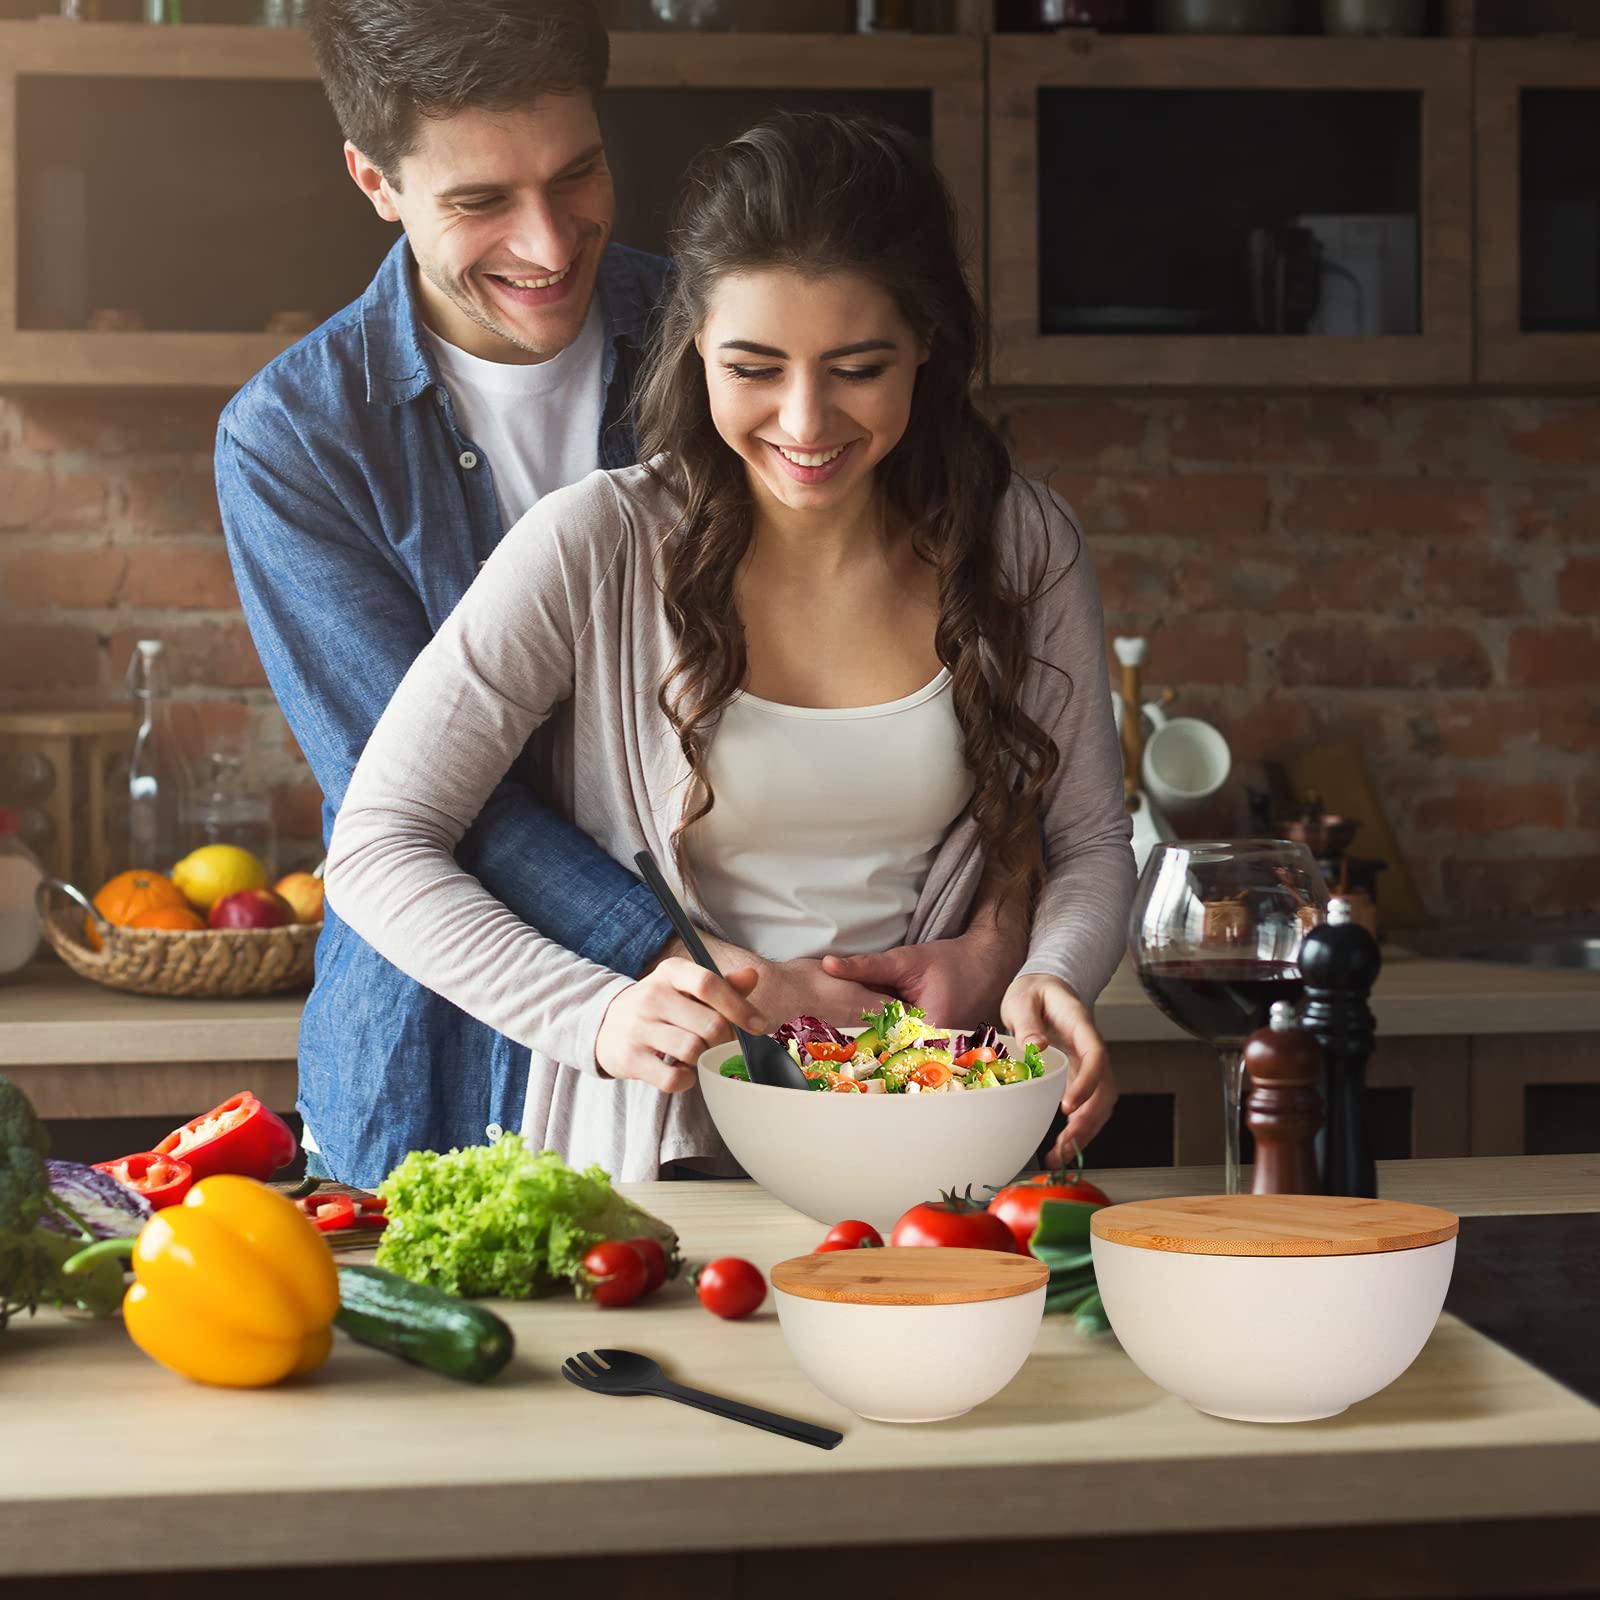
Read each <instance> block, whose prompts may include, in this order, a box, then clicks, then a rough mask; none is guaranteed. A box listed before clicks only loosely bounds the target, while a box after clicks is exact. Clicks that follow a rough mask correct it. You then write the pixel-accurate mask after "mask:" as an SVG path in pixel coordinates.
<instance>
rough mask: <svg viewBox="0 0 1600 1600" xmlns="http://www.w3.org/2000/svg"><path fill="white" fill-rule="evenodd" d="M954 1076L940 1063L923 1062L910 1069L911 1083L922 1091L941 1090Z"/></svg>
mask: <svg viewBox="0 0 1600 1600" xmlns="http://www.w3.org/2000/svg"><path fill="white" fill-rule="evenodd" d="M954 1076H955V1074H954V1073H953V1072H951V1070H950V1069H949V1067H947V1066H946V1065H945V1064H944V1062H942V1061H924V1062H923V1063H922V1065H921V1066H920V1067H913V1068H912V1069H911V1081H912V1082H913V1083H915V1084H920V1085H921V1087H922V1088H924V1089H942V1088H943V1087H944V1086H945V1084H947V1083H949V1081H950V1080H951V1078H953V1077H954Z"/></svg>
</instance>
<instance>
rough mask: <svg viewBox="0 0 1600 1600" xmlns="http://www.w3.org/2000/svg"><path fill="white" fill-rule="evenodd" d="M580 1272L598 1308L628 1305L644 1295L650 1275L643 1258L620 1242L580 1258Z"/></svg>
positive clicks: (609, 1240) (600, 1245)
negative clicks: (587, 1279) (584, 1276)
mask: <svg viewBox="0 0 1600 1600" xmlns="http://www.w3.org/2000/svg"><path fill="white" fill-rule="evenodd" d="M583 1270H584V1271H585V1272H586V1273H587V1274H588V1276H589V1294H590V1297H591V1298H592V1299H593V1300H594V1303H595V1304H596V1305H597V1306H631V1305H632V1304H633V1302H634V1301H635V1300H637V1299H638V1298H639V1296H640V1295H642V1294H643V1293H644V1286H645V1282H646V1280H647V1279H648V1277H649V1275H650V1272H649V1268H648V1267H646V1265H645V1261H644V1257H643V1256H642V1255H640V1254H639V1252H638V1251H637V1250H635V1249H634V1248H633V1247H632V1246H631V1245H626V1244H624V1243H623V1242H622V1241H621V1240H620V1239H607V1240H606V1241H605V1243H604V1244H597V1245H596V1246H595V1247H594V1248H593V1249H592V1250H591V1251H590V1252H589V1253H588V1255H586V1256H585V1257H584V1258H583Z"/></svg>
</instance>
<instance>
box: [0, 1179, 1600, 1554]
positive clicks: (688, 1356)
mask: <svg viewBox="0 0 1600 1600" xmlns="http://www.w3.org/2000/svg"><path fill="white" fill-rule="evenodd" d="M1381 1182H1382V1187H1383V1191H1384V1193H1385V1194H1386V1195H1392V1196H1393V1197H1394V1198H1397V1199H1411V1200H1420V1201H1425V1202H1429V1203H1433V1204H1438V1205H1443V1206H1446V1207H1447V1208H1450V1209H1454V1210H1456V1211H1457V1212H1459V1213H1461V1214H1464V1215H1479V1214H1484V1213H1495V1212H1503V1211H1511V1212H1539V1211H1546V1212H1549V1211H1589V1212H1593V1211H1596V1210H1600V1157H1595V1156H1545V1157H1513V1158H1507V1159H1478V1160H1460V1161H1410V1162H1399V1163H1385V1164H1383V1166H1382V1170H1381ZM1216 1185H1217V1173H1216V1172H1215V1170H1214V1169H1193V1168H1190V1169H1183V1168H1179V1169H1172V1168H1166V1169H1145V1170H1142V1171H1130V1172H1122V1173H1118V1174H1117V1175H1116V1192H1117V1196H1118V1198H1128V1199H1136V1198H1143V1197H1145V1196H1154V1195H1158V1194H1176V1193H1183V1192H1194V1191H1195V1190H1196V1189H1211V1190H1214V1189H1215V1187H1216ZM628 1192H629V1193H630V1194H632V1195H633V1196H634V1197H635V1198H636V1199H638V1200H639V1201H640V1202H641V1203H642V1204H644V1205H646V1206H648V1207H650V1208H651V1209H653V1210H655V1211H657V1212H658V1213H659V1214H661V1215H662V1216H664V1217H666V1218H668V1219H669V1220H670V1221H672V1222H673V1224H674V1225H675V1226H677V1227H678V1228H679V1230H680V1231H681V1233H682V1236H683V1242H684V1246H685V1249H686V1252H687V1253H688V1254H689V1255H690V1256H691V1257H698V1258H701V1259H704V1258H705V1257H707V1256H708V1255H712V1254H738V1255H744V1256H747V1257H748V1258H749V1259H751V1260H753V1261H755V1262H756V1263H757V1264H758V1265H760V1266H761V1267H763V1268H770V1267H771V1266H772V1264H773V1263H774V1262H776V1261H778V1260H781V1259H783V1258H785V1257H787V1256H790V1255H795V1254H799V1253H802V1252H805V1251H807V1250H809V1249H810V1248H811V1247H812V1246H813V1245H814V1244H815V1242H816V1240H817V1237H818V1236H819V1234H820V1232H821V1229H820V1228H819V1227H818V1226H817V1225H816V1224H815V1223H813V1222H811V1221H809V1220H807V1219H805V1218H802V1217H800V1216H798V1215H797V1214H796V1213H794V1212H792V1211H789V1210H788V1209H787V1208H785V1207H784V1206H782V1205H780V1204H779V1203H778V1202H777V1201H775V1200H773V1199H772V1198H770V1197H769V1196H767V1195H766V1194H764V1193H763V1192H761V1191H760V1190H758V1189H756V1188H755V1187H754V1186H753V1185H748V1184H719V1183H700V1184H689V1183H671V1184H653V1185H634V1186H630V1187H629V1189H628ZM497 1309H499V1310H501V1311H502V1312H503V1314H505V1315H506V1317H507V1319H508V1320H509V1321H510V1322H511V1323H512V1325H513V1326H514V1328H515V1330H516V1333H517V1340H518V1354H517V1357H516V1360H515V1361H514V1363H513V1365H512V1367H511V1368H510V1369H508V1371H507V1373H506V1374H504V1375H503V1376H502V1377H501V1378H500V1379H499V1380H497V1381H496V1382H495V1383H493V1384H491V1385H488V1386H486V1387H484V1388H482V1389H476V1388H471V1387H468V1386H465V1385H459V1384H453V1383H450V1382H449V1381H447V1380H444V1379H442V1378H438V1377H435V1376H433V1375H432V1374H429V1373H426V1372H423V1371H420V1370H418V1369H416V1368H413V1367H407V1366H404V1365H402V1364H401V1363H399V1362H396V1361H393V1360H390V1359H389V1358H387V1357H384V1356H381V1355H379V1354H377V1353H376V1352H374V1351H371V1350H367V1349H363V1348H361V1347H358V1346H355V1345H351V1344H349V1343H347V1342H346V1341H344V1340H342V1339H341V1340H340V1341H339V1343H338V1346H337V1348H336V1350H335V1352H334V1356H333V1358H332V1360H331V1361H330V1362H329V1364H328V1365H327V1367H325V1368H324V1369H323V1371H322V1372H320V1373H318V1374H315V1375H313V1376H312V1377H311V1378H309V1379H306V1380H303V1381H301V1382H299V1383H296V1384H291V1385H285V1386H282V1387H280V1388H277V1389H268V1390H262V1391H256V1392H234V1391H228V1390H217V1389H206V1388H201V1387H199V1386H196V1385H191V1384H188V1383H185V1382H183V1381H182V1380H181V1379H178V1378H175V1377H174V1376H173V1375H171V1374H170V1373H168V1372H166V1371H164V1370H163V1369H161V1368H159V1367H157V1366H155V1365H154V1364H153V1363H151V1362H150V1361H148V1360H146V1358H145V1357H144V1356H143V1355H142V1354H140V1352H139V1351H138V1350H136V1349H135V1348H134V1347H133V1346H132V1345H131V1344H130V1343H129V1342H128V1340H127V1338H126V1337H125V1335H124V1334H123V1332H122V1330H121V1328H120V1327H118V1326H117V1325H116V1324H114V1323H112V1324H88V1325H81V1326H69V1325H68V1323H67V1320H66V1319H65V1318H64V1317H62V1316H60V1315H58V1314H49V1315H41V1316H40V1317H38V1318H37V1319H35V1320H34V1321H32V1322H29V1321H19V1322H17V1323H16V1324H15V1325H14V1326H13V1327H12V1328H11V1329H10V1330H9V1331H7V1332H6V1333H5V1334H3V1335H0V1415H3V1416H4V1419H5V1425H4V1427H5V1441H6V1448H5V1449H4V1450H3V1451H0V1550H4V1551H5V1553H6V1562H5V1565H6V1567H7V1568H8V1571H9V1572H10V1573H12V1574H15V1575H17V1576H35V1575H46V1574H52V1573H60V1572H63V1571H74V1572H106V1571H140V1570H143V1571H153V1570H167V1569H172V1568H174V1567H183V1566H187V1567H190V1568H199V1567H215V1566H217V1565H224V1564H225V1565H236V1566H241V1567H249V1566H277V1565H308V1564H317V1563H321V1562H360V1561H376V1560H387V1561H409V1560H421V1559H430V1558H431V1559H440V1560H449V1559H467V1558H477V1557H481V1558H490V1557H517V1556H534V1555H542V1556H556V1555H562V1554H570V1555H578V1554H586V1553H591V1552H598V1551H602V1550H603V1551H608V1552H610V1551H615V1552H621V1551H630V1550H631V1551H663V1550H688V1549H697V1548H700V1549H718V1550H748V1549H759V1548H783V1547H801V1546H839V1545H851V1544H867V1543H871V1544H885V1543H894V1542H903V1541H913V1542H921V1541H922V1540H924V1539H925V1538H926V1537H927V1532H928V1530H929V1529H937V1530H938V1537H939V1538H941V1539H999V1538H1005V1537H1008V1536H1030V1537H1035V1538H1039V1537H1052V1536H1054V1537H1066V1536H1069V1535H1071V1534H1073V1533H1074V1532H1082V1531H1090V1532H1095V1533H1104V1534H1115V1533H1134V1532H1136V1533H1139V1534H1148V1533H1160V1532H1177V1531H1180V1530H1220V1529H1228V1528H1236V1529H1246V1528H1272V1527H1280V1528H1288V1527H1319V1526H1320V1527H1334V1526H1340V1525H1352V1526H1354V1525H1362V1524H1375V1523H1394V1524H1399V1523H1415V1522H1427V1521H1435V1520H1437V1521H1445V1520H1456V1519H1470V1518H1477V1517H1487V1518H1519V1517H1523V1518H1532V1517H1572V1516H1594V1515H1600V1408H1597V1407H1595V1406H1592V1405H1590V1404H1589V1403H1587V1402H1586V1401H1584V1400H1583V1399H1581V1398H1580V1397H1579V1396H1577V1395H1576V1394H1574V1393H1573V1392H1572V1391H1570V1390H1568V1389H1565V1388H1563V1387H1562V1386H1561V1385H1560V1384H1558V1383H1556V1382H1554V1381H1553V1380H1551V1379H1549V1378H1547V1377H1545V1376H1543V1375H1542V1374H1540V1373H1539V1372H1537V1371H1535V1370H1534V1369H1533V1368H1532V1367H1530V1366H1528V1365H1527V1364H1525V1363H1524V1362H1522V1361H1521V1360H1519V1359H1518V1358H1517V1357H1516V1356H1514V1355H1512V1354H1511V1353H1510V1352H1508V1351H1506V1350H1504V1349H1502V1348H1501V1347H1499V1346H1497V1345H1495V1344H1493V1343H1491V1342H1490V1341H1489V1340H1487V1339H1485V1338H1483V1337H1482V1336H1481V1335H1479V1334H1477V1333H1475V1332H1473V1331H1472V1330H1471V1329H1469V1328H1468V1327H1466V1326H1465V1325H1464V1324H1462V1323H1460V1322H1458V1321H1456V1320H1455V1319H1454V1318H1452V1317H1445V1318H1444V1319H1442V1320H1441V1322H1440V1325H1439V1327H1438V1328H1437V1330H1436V1331H1435V1334H1434V1336H1433V1338H1432V1340H1431V1341H1430V1343H1429V1344H1428V1346H1427V1348H1426V1349H1425V1350H1424V1351H1423V1353H1422V1355H1421V1356H1420V1357H1419V1358H1418V1359H1417V1361H1416V1363H1415V1364H1414V1365H1413V1366H1412V1368H1411V1369H1410V1370H1409V1371H1408V1372H1407V1373H1406V1374H1405V1375H1404V1376H1403V1377H1402V1378H1401V1379H1400V1380H1399V1381H1397V1382H1396V1383H1395V1384H1393V1385H1392V1386H1391V1387H1390V1388H1388V1389H1386V1390H1384V1391H1383V1392H1382V1393H1381V1394H1378V1395H1376V1396H1374V1397H1373V1398H1372V1399H1370V1400H1368V1401H1365V1402H1363V1403H1362V1404H1360V1405H1358V1406H1355V1407H1353V1408H1352V1409H1351V1410H1350V1411H1349V1412H1348V1413H1346V1414H1345V1415H1343V1416H1341V1417H1337V1418H1333V1419H1330V1420H1328V1421H1325V1422H1318V1423H1308V1424H1299V1425H1293V1426H1284V1427H1267V1426H1252V1425H1250V1424H1247V1423H1232V1422H1223V1421H1220V1420H1218V1419H1215V1418H1211V1417H1205V1416H1202V1415H1200V1414H1199V1413H1197V1412H1195V1411H1193V1410H1191V1409H1190V1408H1189V1407H1188V1406H1187V1405H1185V1404H1184V1403H1183V1402H1182V1401H1179V1400H1177V1399H1174V1398H1173V1397H1171V1396H1169V1395H1166V1394H1164V1393H1163V1392H1162V1391H1161V1390H1159V1389H1157V1388H1156V1387H1155V1386H1154V1385H1153V1384H1151V1383H1150V1382H1149V1381H1148V1380H1147V1379H1146V1378H1144V1377H1143V1376H1142V1375H1141V1374H1140V1373H1139V1372H1138V1370H1137V1369H1136V1368H1135V1367H1134V1366H1133V1365H1132V1364H1131V1363H1130V1362H1129V1361H1128V1359H1127V1358H1126V1357H1125V1356H1124V1355H1123V1354H1122V1352H1121V1350H1120V1348H1119V1347H1118V1346H1117V1344H1116V1342H1115V1340H1114V1339H1111V1338H1109V1337H1107V1338H1102V1339H1098V1340H1092V1341H1085V1340H1082V1339H1080V1338H1078V1336H1077V1335H1075V1334H1074V1333H1073V1332H1072V1330H1071V1329H1070V1327H1068V1326H1066V1325H1064V1324H1063V1323H1062V1322H1060V1321H1057V1320H1055V1319H1047V1321H1046V1323H1045V1326H1044V1328H1043V1329H1042V1330H1041V1332H1040V1335H1039V1338H1038V1342H1037V1344H1036V1346H1035V1348H1034V1353H1033V1355H1032V1356H1031V1358H1030V1359H1029V1361H1028V1363H1027V1365H1026V1366H1025V1367H1024V1368H1023V1369H1022V1371H1021V1373H1020V1374H1019V1375H1018V1376H1017V1378H1016V1379H1015V1380H1014V1381H1013V1382H1012V1384H1011V1385H1010V1386H1009V1387H1008V1388H1007V1389H1006V1390H1004V1391H1003V1392H1002V1393H1001V1394H1000V1395H999V1396H997V1397H996V1398H995V1399H994V1400H992V1401H990V1402H989V1403H988V1404H986V1405H984V1406H981V1407H979V1408H978V1409H977V1410H975V1411H973V1412H971V1413H970V1414H969V1415H967V1416H965V1417H962V1418H959V1419H956V1420H955V1421H952V1422H947V1423H939V1424H932V1425H928V1426H922V1427H894V1426H892V1425H889V1424H882V1423H870V1422H864V1421H862V1420H861V1419H859V1418H857V1417H854V1416H852V1415H851V1414H850V1413H848V1412H846V1411H844V1410H843V1409H842V1408H840V1407H838V1406H836V1405H834V1404H833V1403H832V1402H831V1401H829V1400H827V1399H825V1398H824V1397H823V1396H822V1395H820V1394H819V1393H818V1392H817V1391H816V1390H814V1389H813V1388H812V1387H811V1386H810V1384H809V1383H808V1382H807V1381H806V1379H805V1378H804V1377H803V1376H802V1375H801V1374H800V1372H799V1370H798V1368H796V1367H795V1366H794V1364H793V1363H792V1362H791V1361H790V1360H789V1358H788V1354H787V1351H786V1349H785V1347H784V1344H783V1340H782V1336H781V1333H780V1331H779V1328H778V1325H777V1321H776V1317H775V1314H774V1312H773V1308H772V1304H771V1301H770V1299H769V1301H768V1303H767V1304H766V1305H765V1306H764V1307H763V1308H762V1310H761V1311H760V1312H759V1313H758V1314H757V1315H756V1316H755V1317H754V1318H753V1319H751V1320H749V1321H747V1322H742V1323H725V1322H719V1321H717V1320H716V1319H714V1318H712V1317H710V1316H709V1315H707V1314H706V1313H705V1312H704V1311H702V1310H701V1309H700V1308H699V1306H698V1305H697V1304H696V1303H695V1302H694V1300H693V1298H692V1295H691V1292H690V1291H689V1289H688V1288H687V1286H686V1285H685V1284H683V1283H681V1282H680V1283H677V1284H671V1285H668V1286H667V1288H666V1289H664V1290H663V1291H661V1294H660V1296H659V1297H658V1298H657V1300H656V1301H655V1302H652V1303H650V1304H649V1305H647V1306H645V1307H635V1308H631V1309H629V1310H626V1311H602V1310H599V1309H597V1308H595V1307H593V1306H590V1305H580V1304H578V1303H576V1302H573V1301H570V1300H560V1301H547V1302H542V1303H534V1304H528V1305H510V1306H506V1305H501V1306H499V1307H497ZM608 1344H611V1345H621V1346H626V1347H628V1348H632V1349H637V1350H641V1351H645V1352H647V1353H649V1354H652V1355H655V1356H657V1357H659V1358H660V1359H661V1360H662V1361H663V1364H664V1365H665V1366H666V1367H667V1369H668V1371H669V1372H670V1373H671V1374H672V1375H673V1376H675V1377H678V1378H680V1379H681V1380H683V1381H685V1382H688V1383H691V1384H698V1385H700V1386H702V1387H706V1388H710V1389H714V1390H716V1391H718V1392H721V1393H724V1394H728V1395H730V1396H733V1397H735V1398H739V1399H744V1400H747V1401H749V1402H751V1403H753V1404H757V1405H761V1406H765V1407H767V1408H769V1409H773V1410H778V1411H782V1412H786V1413H788V1414H791V1415H794V1416H798V1417H803V1418H806V1419H808V1420H812V1421H815V1422H819V1423H822V1424H824V1425H830V1426H834V1427H837V1428H840V1429H841V1430H842V1431H843V1432H844V1434H845V1439H844V1442H843V1443H842V1444H841V1445H840V1446H839V1448H838V1449H837V1450H834V1451H831V1452H824V1451H819V1450H812V1449H808V1448H806V1447H804V1446H802V1445H797V1444H792V1443H790V1442H788V1441H786V1440H782V1439H778V1438H774V1437H772V1436H771V1435H768V1434H765V1433H760V1432H757V1431H756V1430H754V1429H750V1428H744V1427H740V1426H738V1425H736V1424H733V1423H728V1422H724V1421H721V1420H719V1419H717V1418H714V1417H709V1416H705V1415H703V1414H701V1413H699V1412H696V1411H692V1410H689V1409H687V1408H684V1407H682V1406H675V1405H672V1404H670V1403H669V1402H666V1401H657V1400H647V1399H638V1400H631V1401H627V1402H625V1403H624V1402H622V1401H619V1400H615V1399H604V1398H601V1397H598V1396H595V1395H590V1394H584V1393H581V1392H579V1391H577V1390H575V1389H573V1388H571V1387H569V1386H568V1385H567V1384H566V1383H564V1382H563V1381H562V1380H561V1379H560V1378H559V1376H558V1375H557V1367H558V1364H559V1362H560V1360H561V1359H562V1358H563V1357H564V1356H566V1355H569V1354H571V1353H573V1352H575V1351H579V1350H584V1349H591V1348H594V1347H595V1346H597V1345H608ZM909 1358H910V1359H914V1358H915V1355H914V1352H912V1353H909ZM980 1474H981V1476H980ZM197 1529H207V1530H213V1531H215V1530H222V1532H221V1533H220V1534H218V1535H217V1536H215V1537H213V1536H210V1535H200V1536H197V1534H196V1530H197Z"/></svg>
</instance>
